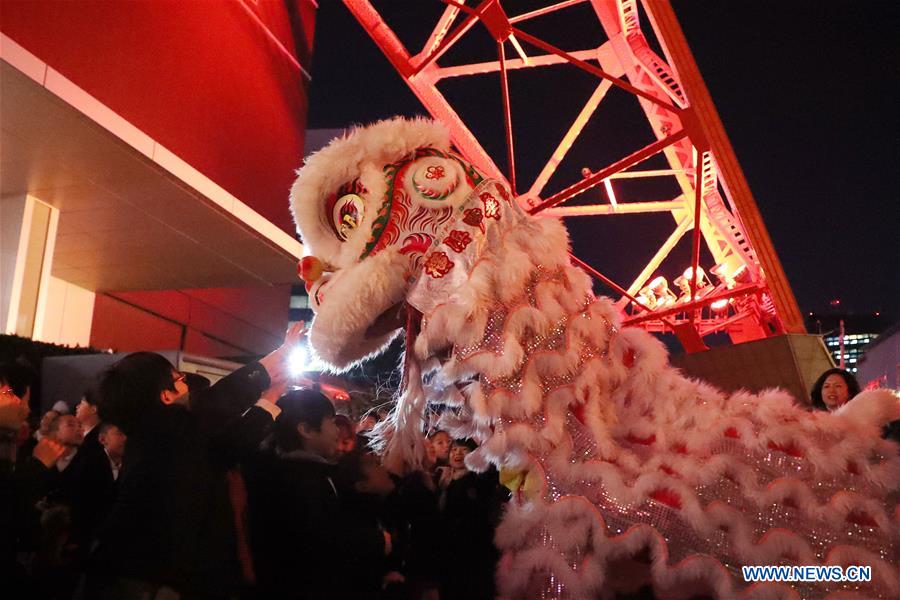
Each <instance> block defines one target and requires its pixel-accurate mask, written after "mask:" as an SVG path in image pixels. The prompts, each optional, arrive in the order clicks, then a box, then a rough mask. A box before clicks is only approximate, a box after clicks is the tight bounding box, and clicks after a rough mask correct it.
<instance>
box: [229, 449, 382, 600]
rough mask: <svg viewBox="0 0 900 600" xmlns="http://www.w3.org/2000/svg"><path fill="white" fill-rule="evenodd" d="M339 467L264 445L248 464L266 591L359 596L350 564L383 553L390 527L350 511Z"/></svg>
mask: <svg viewBox="0 0 900 600" xmlns="http://www.w3.org/2000/svg"><path fill="white" fill-rule="evenodd" d="M333 473H334V466H333V465H332V464H331V463H328V462H326V461H325V460H324V459H322V458H320V457H318V456H316V455H314V454H311V453H308V452H304V451H302V450H298V451H294V452H289V453H282V452H280V451H278V450H276V449H274V448H272V447H269V446H267V447H265V448H263V449H262V451H260V452H259V453H257V454H256V455H255V456H254V457H253V458H252V459H251V460H249V461H248V462H247V463H246V465H245V468H244V478H245V480H246V483H247V499H248V511H249V528H250V547H251V550H252V552H253V560H254V567H255V569H256V576H257V584H258V588H259V597H261V598H279V599H281V598H310V599H316V600H318V599H321V598H329V599H338V598H353V597H354V596H353V591H352V587H351V586H350V585H349V583H348V582H349V580H350V578H353V577H354V573H353V571H352V567H353V566H354V565H359V564H367V563H371V562H374V561H380V560H382V559H383V557H384V534H383V533H382V532H381V530H380V529H378V528H377V527H375V526H372V525H371V524H361V523H360V522H359V520H358V519H356V518H353V517H350V516H348V515H347V513H346V512H345V510H344V508H343V507H342V505H341V502H340V500H339V498H338V494H337V490H336V488H335V487H334V482H333V480H332V475H333Z"/></svg>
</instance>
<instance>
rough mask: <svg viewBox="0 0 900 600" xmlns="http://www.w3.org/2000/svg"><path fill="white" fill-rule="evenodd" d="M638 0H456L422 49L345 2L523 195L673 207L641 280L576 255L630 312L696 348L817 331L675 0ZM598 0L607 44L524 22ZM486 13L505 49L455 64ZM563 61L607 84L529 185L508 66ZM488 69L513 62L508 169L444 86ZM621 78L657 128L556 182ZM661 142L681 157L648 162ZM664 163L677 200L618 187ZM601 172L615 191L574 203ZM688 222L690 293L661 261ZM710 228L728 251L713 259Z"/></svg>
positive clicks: (362, 4)
mask: <svg viewBox="0 0 900 600" xmlns="http://www.w3.org/2000/svg"><path fill="white" fill-rule="evenodd" d="M435 1H438V0H435ZM638 1H639V0H567V1H562V2H555V3H552V2H548V5H547V6H545V7H543V8H539V9H537V10H532V11H530V12H525V13H522V14H519V15H515V16H512V17H510V16H509V15H508V14H507V12H506V11H505V10H504V6H503V4H511V2H501V0H483V1H482V2H480V3H477V4H473V3H471V2H469V3H467V2H466V0H443V3H444V4H445V9H444V11H443V14H442V15H441V16H440V18H439V19H438V20H437V22H436V23H434V24H433V25H432V24H427V23H425V24H423V26H427V27H428V29H429V30H430V31H431V35H430V36H429V38H428V40H427V41H426V43H425V44H424V46H423V47H422V48H421V50H420V51H419V52H418V53H417V54H414V55H413V54H410V52H409V51H408V50H407V48H406V46H405V45H404V44H403V42H401V41H400V39H399V38H398V36H397V35H396V34H395V32H394V31H393V30H392V29H391V28H390V26H389V23H387V22H385V19H384V18H382V15H381V14H380V13H379V11H378V10H376V8H375V7H374V6H373V5H372V3H371V2H370V1H369V0H344V4H345V5H346V6H347V8H349V10H350V11H351V13H352V14H353V15H354V17H355V18H356V19H357V20H358V21H359V23H360V24H361V25H362V26H363V28H364V29H365V30H366V32H367V33H368V34H369V36H370V37H371V38H372V39H373V40H374V41H375V43H376V44H377V45H378V47H379V48H380V49H381V50H382V52H384V54H385V56H387V58H388V60H390V62H391V64H392V65H393V66H394V67H395V68H396V69H397V71H398V73H399V74H400V75H401V76H402V77H403V78H404V80H405V81H406V83H407V84H408V85H409V87H410V88H411V89H412V91H413V92H414V93H415V95H416V96H417V97H418V98H419V100H420V101H421V102H422V104H423V105H424V106H425V108H426V109H427V110H428V111H429V112H430V113H431V115H432V116H433V117H434V118H436V119H438V120H440V121H442V122H444V123H445V124H447V125H448V126H449V127H450V131H451V135H452V139H453V142H454V144H455V145H456V147H457V148H458V149H459V150H460V151H461V152H462V153H463V155H465V156H466V157H467V158H468V159H469V160H470V161H472V162H473V163H475V164H478V165H479V166H481V167H482V168H483V169H484V170H485V171H486V172H487V175H488V176H491V177H495V178H497V179H501V180H504V181H507V182H508V183H509V185H510V188H511V189H512V190H513V192H514V193H515V195H516V197H517V198H518V201H519V202H520V204H521V205H522V206H523V208H525V209H526V210H528V211H529V212H531V213H532V214H540V215H545V216H553V217H567V218H587V217H590V218H609V217H611V216H614V215H621V214H641V213H666V212H667V213H669V214H671V216H672V218H673V219H674V222H675V227H674V229H673V231H672V233H671V234H670V235H669V237H668V238H667V239H666V241H665V242H664V243H663V244H662V246H661V247H660V248H659V249H658V251H657V252H656V254H655V255H654V256H653V257H652V258H651V260H650V261H649V263H648V264H647V265H646V266H645V267H644V268H643V269H642V270H641V271H640V272H639V273H638V274H637V275H636V276H635V277H634V279H633V280H632V281H631V282H630V283H629V284H628V285H627V286H625V285H619V284H617V283H616V282H614V281H612V280H611V279H610V278H609V277H607V276H605V275H603V274H602V273H600V272H599V271H598V270H597V269H595V268H593V267H591V266H590V265H587V264H586V263H585V262H584V261H582V260H580V259H578V258H576V257H574V256H573V261H574V262H576V264H578V265H580V266H581V267H582V268H585V269H586V270H587V271H588V272H590V273H591V274H592V275H594V276H595V277H597V278H598V279H599V280H600V281H602V282H603V283H604V284H605V285H607V286H609V287H611V288H612V289H613V290H614V291H615V292H616V293H618V294H620V300H619V306H620V307H621V308H622V309H623V311H624V312H625V314H626V322H627V323H629V324H632V325H636V326H640V327H644V328H646V329H648V330H650V331H654V332H672V333H675V334H676V335H677V336H678V338H679V340H680V341H681V342H682V344H683V345H684V346H685V349H686V350H688V351H689V352H693V351H697V350H702V349H704V348H705V344H704V342H703V338H704V337H706V336H708V335H711V334H713V333H717V332H725V333H727V334H728V335H729V336H730V338H731V340H732V341H733V342H742V341H747V340H752V339H759V338H762V337H766V336H770V335H777V334H781V333H786V332H787V333H799V332H803V331H804V327H803V319H802V317H801V316H800V311H799V309H798V307H797V302H796V300H795V298H794V295H793V292H792V291H791V288H790V286H789V285H788V282H787V279H786V277H785V275H784V271H783V269H782V267H781V263H780V261H779V260H778V256H777V255H776V253H775V250H774V248H773V247H772V242H771V239H770V238H769V234H768V232H767V231H766V227H765V225H764V223H763V221H762V218H761V216H760V214H759V210H758V208H757V206H756V203H755V201H754V199H753V196H752V194H751V193H750V189H749V187H748V185H747V182H746V180H745V179H744V175H743V172H742V171H741V168H740V166H739V164H738V162H737V158H736V157H735V154H734V151H733V149H732V147H731V144H730V142H729V141H728V137H727V135H726V134H725V130H724V128H723V126H722V123H721V121H720V119H719V116H718V113H717V112H716V109H715V107H714V105H713V103H712V100H711V98H710V96H709V92H708V91H707V89H706V85H705V84H704V82H703V79H702V77H701V76H700V72H699V70H698V68H697V65H696V63H695V62H694V59H693V56H692V55H691V52H690V49H689V48H688V45H687V42H686V40H685V38H684V34H683V32H682V31H681V27H680V26H679V24H678V21H677V19H676V17H675V14H674V11H673V10H672V7H671V5H670V4H669V0H642V2H641V4H642V8H643V12H644V14H645V15H646V20H647V21H648V22H649V23H647V24H644V23H642V22H641V17H642V15H641V11H640V10H639V6H638ZM586 3H587V4H589V5H590V8H591V9H592V14H593V15H594V16H595V17H596V19H597V20H598V21H599V24H600V25H601V26H602V29H603V31H604V32H605V34H606V37H607V39H606V40H605V41H602V43H599V45H598V46H597V47H595V48H591V49H588V50H565V49H562V48H559V47H556V46H554V45H553V44H550V43H548V42H547V41H545V40H542V39H540V38H538V37H536V36H534V35H531V34H529V33H527V32H526V31H523V30H522V29H520V28H519V27H520V24H523V23H528V22H534V21H533V20H536V19H540V18H542V17H545V16H547V15H550V14H552V13H556V14H557V17H559V16H561V15H565V14H566V11H567V10H571V8H572V7H574V6H575V5H580V4H586ZM580 14H582V15H583V14H584V13H583V12H582V13H580ZM479 23H480V24H481V26H483V27H486V28H487V30H488V32H489V33H490V35H491V36H492V37H493V39H494V40H496V50H497V52H496V57H493V56H491V57H487V58H488V59H487V60H485V61H483V62H477V63H471V64H454V65H442V64H441V63H440V62H439V61H440V60H441V59H442V57H444V55H445V54H446V53H447V51H448V50H451V48H453V46H454V45H455V44H456V43H457V42H458V41H459V40H460V39H461V38H462V37H463V36H464V35H466V34H467V33H468V32H469V31H470V30H471V29H472V28H473V27H475V26H476V25H478V24H479ZM647 25H649V27H650V29H649V30H647V31H649V32H651V33H652V35H653V39H654V40H655V41H656V43H657V44H658V46H659V47H660V48H661V49H662V51H663V54H664V58H663V57H660V56H659V55H657V54H656V52H654V50H653V49H652V48H651V44H650V42H649V41H648V38H647V36H646V35H645V29H642V26H643V27H647ZM526 48H527V49H528V53H526ZM558 65H572V66H575V67H576V68H577V69H580V70H581V71H584V72H586V73H589V74H591V75H593V76H594V77H596V79H597V86H596V89H595V91H594V92H593V94H591V96H590V97H589V98H588V99H587V101H586V103H585V104H584V107H583V108H582V110H581V111H580V113H579V114H578V115H577V117H576V118H575V119H574V120H573V121H572V123H571V125H570V126H569V128H568V130H567V131H566V133H565V134H564V135H563V136H562V138H561V139H560V141H559V144H558V145H557V146H556V148H555V149H553V150H552V152H550V156H549V159H548V160H547V162H546V164H545V165H544V167H543V169H542V170H541V171H540V174H539V175H538V176H537V178H536V179H535V180H534V182H532V183H531V185H530V187H528V188H527V189H525V187H524V186H522V182H521V181H519V180H517V178H516V167H515V165H516V150H515V144H514V141H515V140H514V135H513V110H512V108H511V106H513V105H514V104H515V98H511V97H510V88H509V84H508V73H509V71H512V70H522V71H526V72H528V73H533V76H534V77H540V74H541V73H542V72H545V71H544V69H546V68H547V67H552V66H558ZM487 73H499V75H500V81H501V89H500V90H499V93H498V95H497V96H498V97H497V102H498V103H499V104H500V105H501V106H502V115H503V118H504V123H503V124H504V131H505V138H506V140H505V141H506V156H505V157H504V158H505V159H506V164H507V166H508V172H507V173H506V174H505V175H504V174H503V173H501V171H500V169H499V168H498V167H497V166H496V163H495V162H494V160H493V159H492V158H491V157H490V155H489V154H488V153H487V152H486V151H485V149H484V148H483V146H482V145H481V144H480V143H479V141H478V139H476V137H475V136H474V135H473V133H472V132H471V130H470V129H469V128H468V127H467V126H466V123H465V122H464V120H463V119H462V118H461V117H460V116H459V114H458V113H457V112H456V111H455V110H454V108H453V106H452V105H451V103H450V102H449V101H448V100H447V99H446V98H445V96H444V95H443V94H442V93H441V92H440V91H439V90H438V83H439V82H441V81H443V80H446V79H448V78H474V77H478V76H479V75H483V74H487ZM613 87H616V88H619V89H621V90H624V91H625V92H627V93H628V94H629V95H630V96H631V97H633V98H634V100H636V101H637V103H638V104H639V106H640V108H641V110H642V112H643V114H644V116H645V117H646V119H647V121H648V122H649V124H650V126H651V128H652V131H653V134H654V135H655V137H656V140H655V141H653V142H652V143H649V144H648V145H646V146H645V147H643V148H638V149H636V150H634V151H633V152H631V153H629V154H627V155H625V156H623V157H622V158H621V159H619V160H616V161H614V162H613V163H612V164H609V165H607V166H603V167H601V168H598V169H596V170H592V169H583V171H582V179H581V180H580V181H577V182H576V183H574V184H572V185H569V186H568V187H565V188H564V189H561V190H557V191H554V192H548V191H547V190H546V187H547V184H548V182H549V181H550V178H551V176H553V174H554V173H555V172H556V170H557V168H558V167H559V166H560V163H561V162H562V161H563V159H564V158H565V157H566V155H567V153H568V152H569V150H570V149H571V148H572V147H573V145H575V144H577V143H582V144H588V145H590V144H591V141H590V140H585V139H582V138H583V137H585V136H582V135H581V134H582V132H583V130H584V128H585V126H586V124H587V123H588V121H589V120H590V119H591V117H592V116H593V115H594V114H595V112H596V111H597V108H598V107H599V106H600V104H601V102H603V100H604V97H605V96H606V94H607V92H608V91H609V90H610V89H611V88H613ZM595 143H596V142H595ZM657 154H660V155H662V156H664V158H665V161H666V162H667V163H668V167H669V168H668V169H639V168H636V167H637V166H638V165H639V164H640V163H642V162H643V161H645V160H647V159H648V158H650V157H652V156H655V155H657ZM651 177H669V178H673V180H674V181H675V182H677V188H678V189H679V190H680V193H679V194H678V195H677V196H676V197H674V198H667V199H663V200H660V199H649V200H646V201H643V200H642V201H629V202H622V201H619V200H618V199H617V197H616V193H615V185H616V182H617V181H618V180H624V179H642V178H651ZM601 185H602V186H603V188H604V190H605V192H606V198H607V200H608V203H603V204H594V205H583V204H581V205H567V204H566V202H568V201H570V200H572V199H573V198H576V197H578V196H579V195H581V194H582V193H584V192H585V191H587V190H589V189H591V188H594V187H596V186H601ZM688 231H690V232H691V236H692V237H691V263H690V265H689V266H688V267H687V269H686V270H685V272H684V274H683V275H682V276H681V277H678V278H677V279H675V281H674V282H673V283H674V284H675V285H676V286H677V288H679V290H680V293H679V290H676V291H673V290H671V289H669V282H668V281H666V280H665V278H663V277H662V276H660V275H658V270H659V268H660V265H661V264H662V263H663V261H664V260H665V259H666V258H667V257H668V256H669V254H670V252H671V251H672V250H673V248H674V247H675V246H676V245H677V244H678V242H679V241H680V240H681V239H682V238H683V237H684V236H685V234H687V232H688ZM701 242H704V243H705V245H706V248H707V250H708V251H709V255H711V256H712V260H713V262H714V264H710V265H705V266H704V265H701V264H700V247H701ZM713 276H714V277H715V281H713V280H712V277H713Z"/></svg>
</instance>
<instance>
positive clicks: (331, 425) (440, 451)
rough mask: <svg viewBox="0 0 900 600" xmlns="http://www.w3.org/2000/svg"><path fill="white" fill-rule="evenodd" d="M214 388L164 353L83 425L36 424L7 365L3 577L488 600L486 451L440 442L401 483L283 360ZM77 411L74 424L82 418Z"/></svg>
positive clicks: (130, 590) (136, 366)
mask: <svg viewBox="0 0 900 600" xmlns="http://www.w3.org/2000/svg"><path fill="white" fill-rule="evenodd" d="M300 336H302V333H301V332H300V331H299V330H297V329H295V330H293V331H292V332H290V333H289V335H288V337H287V339H286V341H285V344H284V345H283V346H282V347H281V348H279V349H278V350H276V351H275V352H273V353H272V354H270V355H268V356H266V357H264V358H262V359H260V360H259V361H258V362H255V363H251V364H249V365H247V366H245V367H243V368H241V369H239V370H237V371H235V372H234V373H232V374H230V375H228V376H227V377H225V378H223V379H222V380H220V381H219V382H217V383H215V384H213V385H211V386H210V385H209V382H208V381H204V380H202V378H200V379H197V378H195V377H191V376H188V375H187V374H182V373H179V372H178V371H177V370H176V369H175V368H174V367H173V365H171V364H170V363H169V362H168V361H167V360H166V359H165V358H163V357H162V356H160V355H158V354H154V353H149V352H139V353H134V354H130V355H128V356H127V357H125V358H123V359H122V360H120V361H118V362H117V363H115V364H114V365H113V366H111V367H110V368H108V369H107V370H106V371H105V372H103V373H102V375H101V376H100V377H99V379H98V381H97V383H96V386H95V387H94V388H92V389H91V390H90V391H88V392H87V393H85V395H84V397H83V398H82V400H81V401H80V402H79V403H78V405H77V406H76V407H75V409H74V411H71V410H70V409H69V407H67V406H65V405H63V404H62V403H58V404H57V405H55V406H54V407H53V409H52V410H49V411H47V412H46V413H45V414H44V415H41V418H40V424H39V426H38V427H37V428H36V431H34V432H33V433H32V432H31V430H30V428H29V426H28V424H29V422H30V421H29V419H28V416H29V411H28V406H29V395H30V381H29V379H28V376H27V374H23V372H22V370H21V369H20V368H18V367H17V366H16V365H4V366H0V393H2V396H0V432H2V433H0V435H2V436H3V437H2V438H0V514H2V517H0V518H2V523H0V536H2V537H3V542H2V543H3V550H2V552H3V556H2V557H0V560H2V565H3V567H2V574H0V575H2V577H3V580H4V581H5V582H6V584H5V585H6V589H7V590H16V591H15V593H14V594H13V596H14V597H28V598H86V599H88V598H89V599H93V598H98V599H107V598H116V599H118V598H142V599H154V598H157V599H163V598H184V599H190V598H373V599H376V598H427V599H437V598H441V599H451V600H452V599H454V598H476V599H477V598H492V597H494V579H493V573H494V569H495V566H496V562H497V560H498V556H497V553H496V550H495V548H494V545H493V542H492V539H493V531H494V528H495V526H496V524H497V522H498V520H499V515H500V512H501V510H502V506H503V503H504V502H505V501H506V499H507V498H508V491H507V490H506V489H505V488H503V487H502V486H501V485H500V484H499V481H498V475H497V472H496V471H493V470H492V471H488V472H486V473H475V472H472V471H469V469H467V467H466V463H465V457H466V455H467V454H468V453H469V452H470V451H472V450H473V449H474V448H475V447H476V446H475V444H474V442H472V441H471V440H467V439H464V440H459V439H452V438H451V436H450V435H448V434H447V433H446V432H444V431H440V430H437V429H433V430H431V431H429V432H428V435H427V439H426V441H425V448H426V459H425V463H424V465H423V466H422V468H421V469H419V470H413V471H408V472H405V473H389V472H388V471H387V470H386V469H385V468H384V467H382V465H381V464H380V461H379V459H378V457H377V455H376V454H375V453H374V452H372V451H371V450H370V448H369V443H370V438H369V437H367V435H366V433H367V431H368V430H369V429H371V428H372V427H373V426H374V425H375V423H376V422H377V421H378V420H380V419H381V418H383V414H381V413H378V412H375V411H371V412H369V413H367V414H366V415H364V416H363V417H362V418H361V419H360V420H359V422H357V423H354V422H353V421H352V420H351V419H350V418H349V417H348V416H346V415H337V414H335V409H334V406H333V405H332V403H331V402H330V401H329V399H328V398H327V397H325V396H324V395H323V394H322V393H320V392H319V391H317V390H316V389H315V388H314V387H313V388H296V387H294V386H293V384H292V379H291V375H290V372H289V369H288V367H287V362H288V361H287V354H288V353H289V352H290V350H291V349H292V348H293V347H294V346H295V345H296V344H297V343H298V342H299V340H300ZM73 413H74V414H73Z"/></svg>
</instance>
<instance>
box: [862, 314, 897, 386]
mask: <svg viewBox="0 0 900 600" xmlns="http://www.w3.org/2000/svg"><path fill="white" fill-rule="evenodd" d="M856 378H857V379H858V380H859V384H860V385H861V386H863V387H866V386H870V385H871V386H873V387H886V388H893V389H900V322H898V323H894V325H893V327H891V328H890V329H888V330H887V331H885V332H883V333H882V334H881V335H880V336H878V340H876V341H874V342H871V343H870V344H869V345H868V346H867V347H866V354H865V356H864V357H863V359H862V361H860V363H859V371H858V372H857V374H856Z"/></svg>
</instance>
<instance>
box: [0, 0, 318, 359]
mask: <svg viewBox="0 0 900 600" xmlns="http://www.w3.org/2000/svg"><path fill="white" fill-rule="evenodd" d="M314 22H315V5H314V4H313V2H312V0H285V1H279V0H217V1H209V2H206V1H203V2H201V1H196V2H193V1H191V2H184V1H166V0H130V1H128V2H122V1H116V0H105V1H102V0H94V1H88V0H73V1H67V2H60V1H54V0H24V1H23V0H3V5H2V9H0V30H2V31H3V33H4V34H5V35H7V36H9V37H10V38H12V39H13V40H15V41H16V42H17V43H19V44H20V45H22V46H23V47H25V48H26V49H27V50H28V51H30V52H31V53H33V54H35V55H36V56H38V58H40V59H41V60H43V61H45V62H46V63H47V64H49V65H50V66H51V67H52V68H54V69H55V70H57V71H59V72H60V73H62V74H63V75H64V76H65V77H67V78H68V79H70V80H72V81H73V82H74V83H75V84H77V85H78V86H80V87H81V88H83V89H84V90H85V91H87V92H88V93H89V94H91V95H92V96H94V97H95V98H97V99H98V100H100V101H101V102H103V103H104V104H106V105H107V106H109V107H110V108H111V109H112V110H114V111H115V112H117V113H118V114H119V115H121V116H122V117H124V118H125V119H127V120H128V121H130V122H131V123H132V124H134V125H135V126H136V127H138V128H139V129H141V130H142V131H144V132H145V133H147V134H148V135H149V136H151V137H152V138H154V139H155V140H156V141H158V142H159V143H161V144H162V145H164V146H166V147H167V148H169V149H170V150H171V151H172V152H174V153H175V154H177V155H178V156H180V157H181V158H182V159H184V160H185V161H187V162H188V163H189V164H191V165H192V166H193V167H195V168H196V169H198V170H199V171H201V172H202V173H203V174H204V175H206V176H207V177H209V178H210V179H212V180H213V181H215V182H216V183H218V184H219V185H221V186H222V187H223V188H225V189H226V190H228V191H229V192H231V193H232V194H234V195H235V196H236V197H237V198H239V199H240V200H242V201H243V202H245V203H246V204H248V205H249V206H251V207H252V208H253V209H254V210H256V211H257V212H259V213H260V214H262V215H263V216H264V217H266V218H267V219H269V220H270V221H272V222H273V223H275V224H276V225H278V226H279V227H281V228H283V229H284V230H285V231H288V232H291V233H293V226H292V224H291V219H290V214H289V211H288V202H287V196H288V190H289V188H290V185H291V182H292V181H293V178H294V171H295V169H296V168H297V167H298V166H299V165H300V162H301V160H302V157H303V136H304V131H305V129H306V109H307V95H306V86H307V84H308V82H307V81H306V79H305V76H304V74H303V72H302V69H301V68H300V65H302V66H303V68H305V69H306V70H307V71H308V70H309V69H308V65H309V62H310V57H311V49H312V41H313V40H312V34H313V28H314ZM298 55H299V56H298ZM288 298H289V290H288V289H287V288H285V287H281V288H264V289H258V290H257V289H255V290H177V291H176V290H173V291H168V292H130V293H128V294H107V295H101V294H98V297H97V302H96V305H95V309H94V321H93V330H92V334H91V343H92V345H95V346H98V347H112V348H116V349H117V350H135V349H143V348H147V349H172V348H181V349H184V350H187V351H190V352H197V353H204V354H212V355H215V356H222V355H226V354H240V353H261V352H265V351H267V350H269V349H270V348H271V347H273V345H274V344H275V343H276V342H277V340H278V339H280V337H281V335H282V334H283V328H284V326H285V325H286V323H287V314H288V302H289V300H288ZM176 331H177V335H176ZM232 350H238V352H232Z"/></svg>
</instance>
